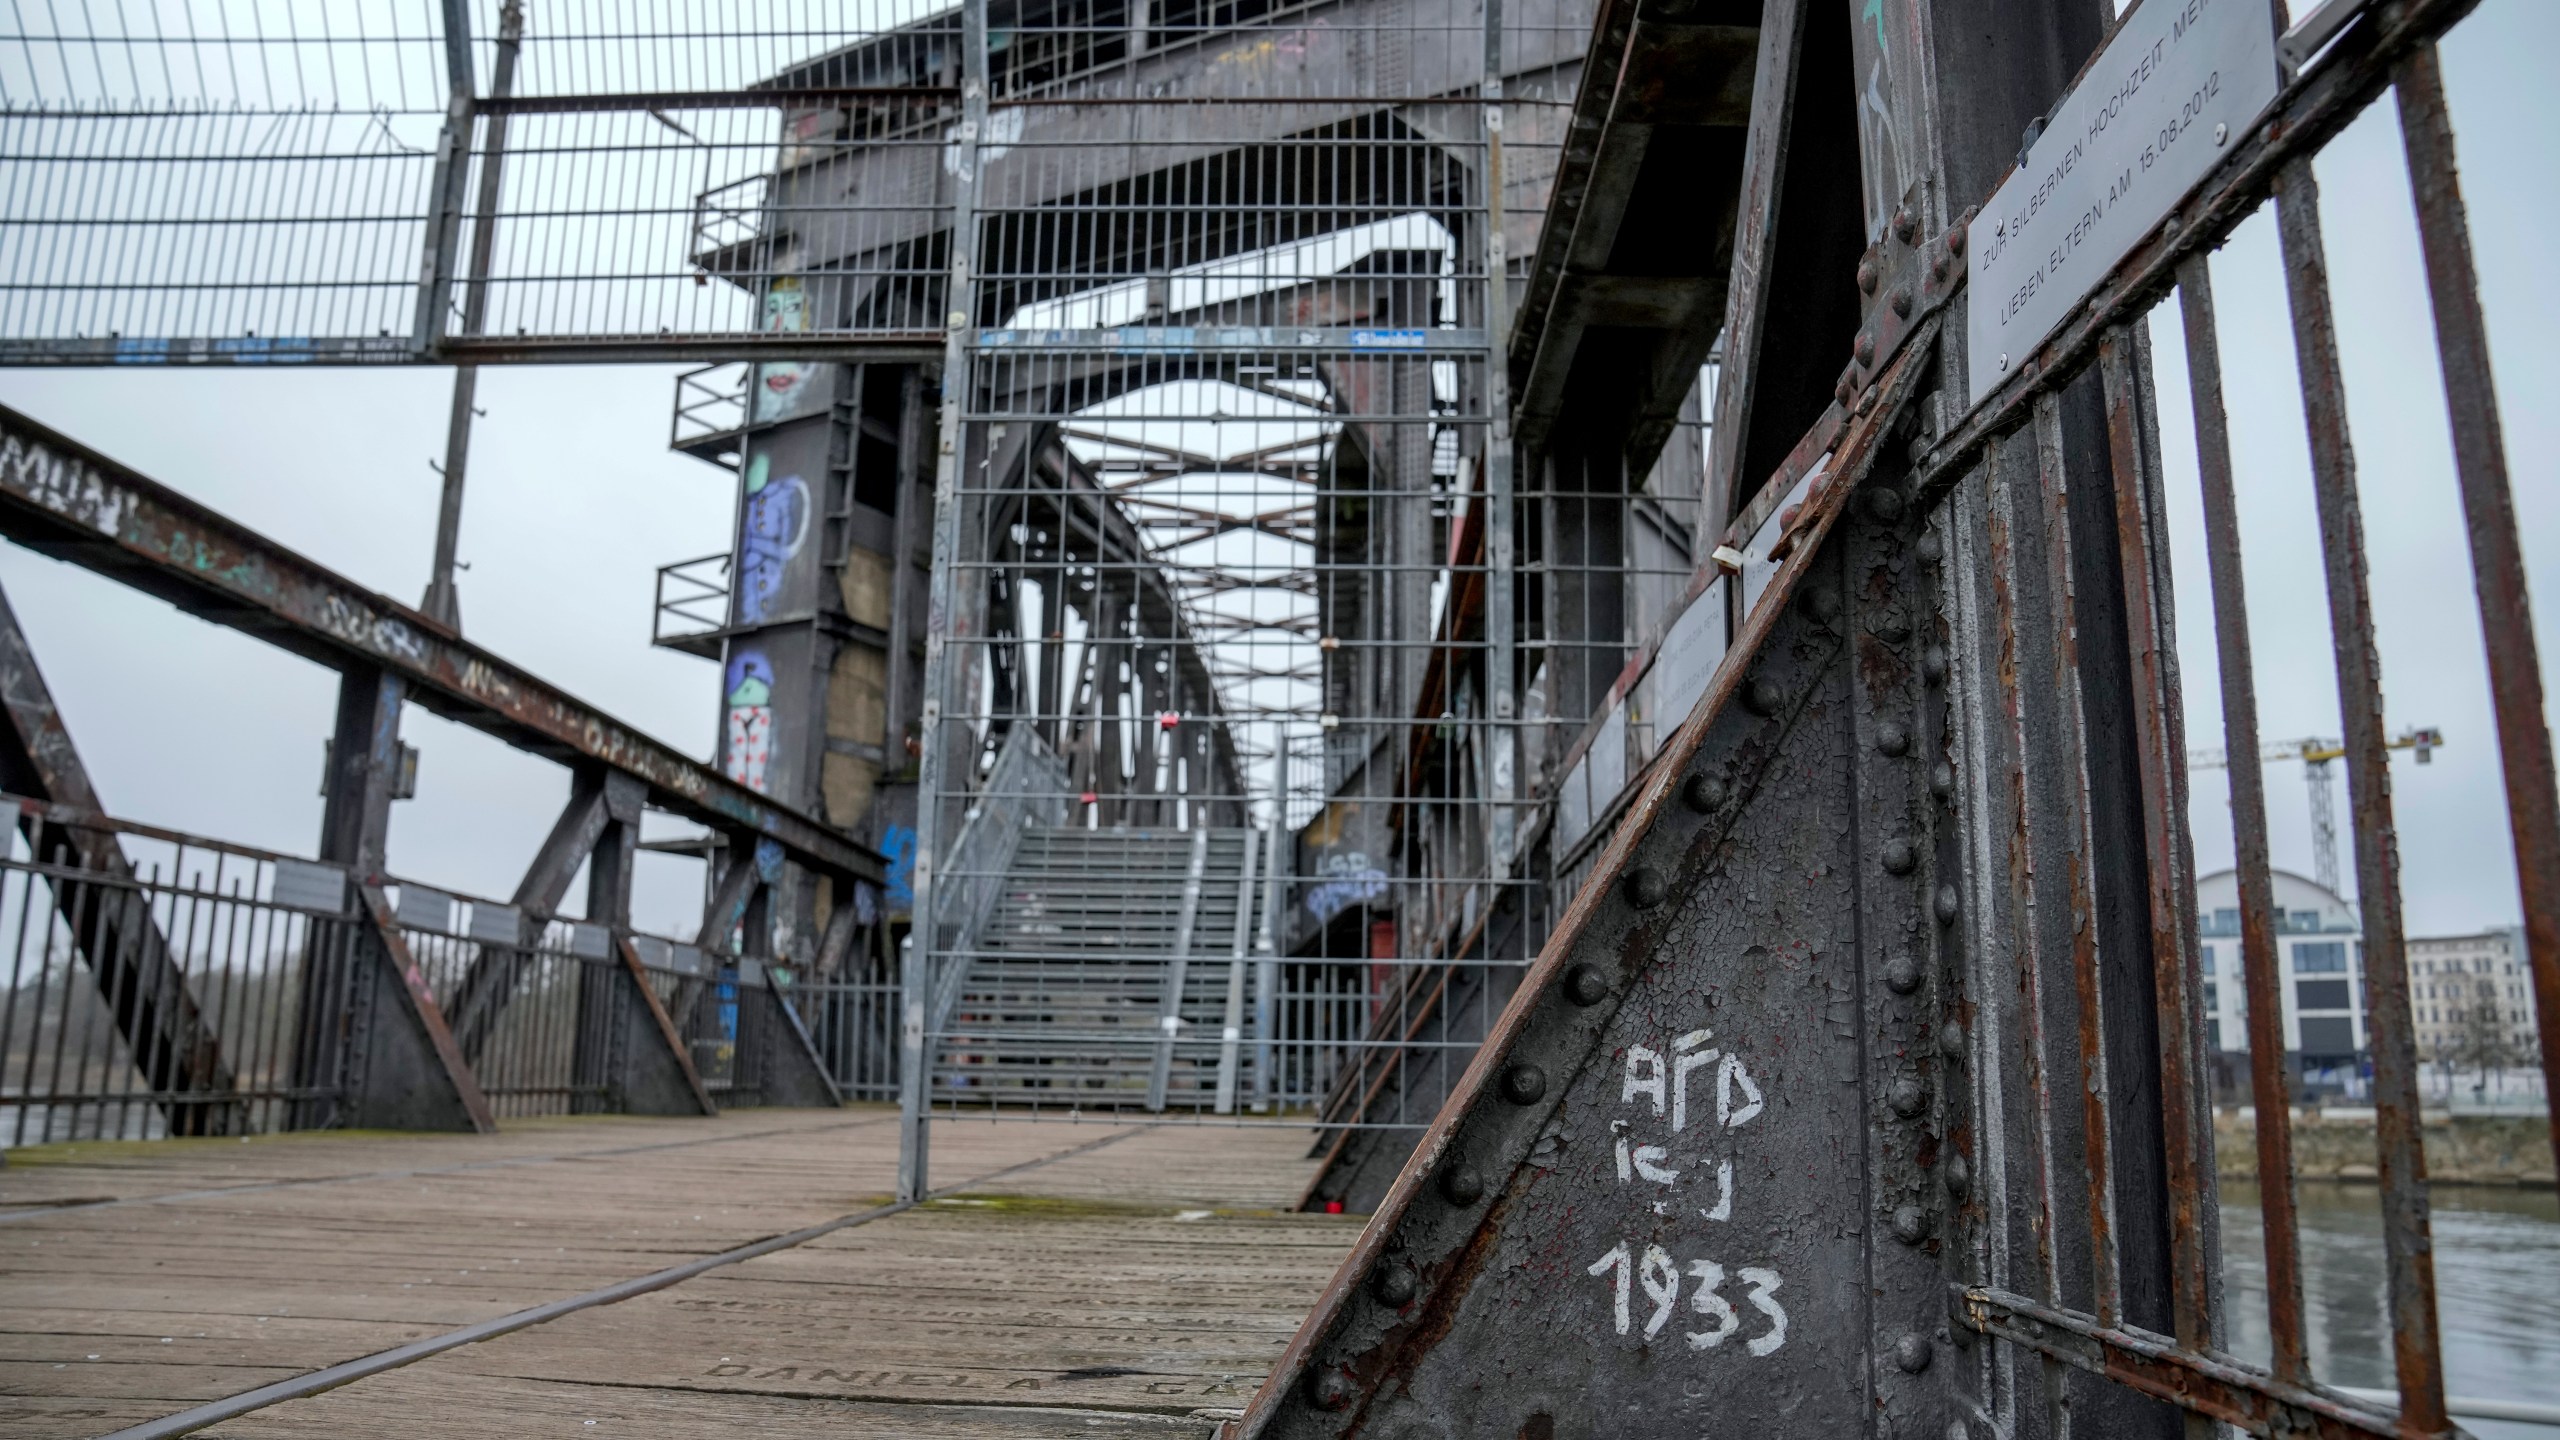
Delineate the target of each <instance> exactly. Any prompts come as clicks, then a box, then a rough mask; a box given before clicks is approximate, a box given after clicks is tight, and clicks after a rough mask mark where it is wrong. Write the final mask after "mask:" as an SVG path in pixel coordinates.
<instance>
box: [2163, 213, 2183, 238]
mask: <svg viewBox="0 0 2560 1440" xmlns="http://www.w3.org/2000/svg"><path fill="white" fill-rule="evenodd" d="M2185 228H2186V222H2185V221H2183V220H2181V219H2179V218H2178V217H2177V216H2175V215H2171V216H2168V217H2167V218H2165V219H2163V220H2162V221H2161V222H2160V233H2161V234H2163V235H2175V234H2177V233H2178V232H2179V231H2180V230H2183V229H2185Z"/></svg>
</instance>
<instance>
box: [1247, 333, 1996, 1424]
mask: <svg viewBox="0 0 2560 1440" xmlns="http://www.w3.org/2000/svg"><path fill="white" fill-rule="evenodd" d="M1926 349H1927V347H1926V346H1925V345H1922V346H1917V347H1914V351H1915V354H1916V355H1917V356H1918V357H1919V358H1917V359H1913V358H1909V357H1906V358H1905V359H1904V360H1902V361H1899V362H1897V363H1896V364H1895V365H1894V366H1893V367H1891V368H1890V369H1889V370H1888V371H1887V373H1886V375H1885V376H1884V377H1883V381H1882V384H1881V385H1880V387H1879V390H1880V394H1879V396H1878V398H1877V400H1876V401H1875V402H1874V403H1873V404H1871V405H1869V406H1867V407H1865V410H1864V413H1862V414H1859V415H1857V416H1855V417H1854V418H1852V419H1851V421H1850V422H1849V424H1848V425H1847V426H1846V428H1845V429H1844V430H1843V432H1842V434H1841V436H1840V439H1839V443H1838V446H1837V449H1836V450H1835V451H1834V467H1833V470H1832V472H1831V474H1832V477H1833V478H1832V480H1831V482H1830V484H1828V485H1827V486H1825V487H1824V488H1823V489H1822V490H1821V491H1820V492H1819V493H1818V494H1817V495H1815V496H1814V497H1813V499H1812V500H1811V501H1810V503H1809V504H1808V506H1807V510H1806V513H1805V514H1804V515H1803V516H1802V517H1801V518H1800V519H1799V521H1798V522H1797V523H1798V530H1799V536H1800V539H1799V544H1798V545H1797V547H1796V548H1795V550H1794V552H1793V557H1792V558H1791V559H1790V560H1789V561H1788V562H1787V563H1786V564H1784V565H1783V566H1781V567H1780V570H1779V573H1778V575H1777V576H1776V578H1775V579H1774V580H1773V582H1772V583H1771V584H1770V586H1769V587H1768V588H1767V590H1766V591H1765V592H1763V593H1762V595H1761V597H1760V599H1759V602H1758V604H1757V605H1756V607H1755V608H1754V609H1753V610H1752V612H1751V614H1750V616H1749V617H1748V619H1747V620H1746V621H1745V623H1744V627H1743V631H1742V634H1741V636H1740V637H1739V638H1738V639H1737V641H1736V643H1735V645H1734V647H1733V655H1732V658H1731V659H1730V660H1729V661H1728V662H1727V663H1726V664H1725V665H1724V666H1723V667H1722V668H1721V669H1720V670H1719V671H1718V673H1717V675H1716V678H1715V679H1714V681H1713V682H1712V683H1711V684H1710V685H1709V686H1708V689H1707V692H1706V695H1705V697H1704V698H1703V699H1702V700H1701V701H1700V702H1699V705H1698V708H1697V710H1696V712H1695V713H1694V714H1692V715H1691V716H1690V718H1689V720H1688V721H1687V723H1686V724H1684V725H1683V726H1682V727H1681V729H1680V730H1679V732H1678V734H1677V735H1676V736H1675V737H1674V738H1673V739H1672V740H1671V741H1670V742H1669V743H1668V744H1667V745H1666V746H1665V753H1666V759H1665V760H1664V761H1663V762H1662V763H1661V764H1660V765H1659V767H1658V768H1656V769H1655V770H1653V771H1652V772H1651V774H1650V775H1649V777H1648V778H1647V779H1646V781H1645V782H1644V783H1643V787H1642V791H1641V793H1640V794H1639V795H1638V797H1637V798H1636V800H1635V802H1634V803H1633V805H1632V806H1631V807H1630V809H1629V811H1628V815H1627V818H1626V820H1625V821H1624V822H1623V823H1622V824H1621V826H1620V828H1619V830H1618V832H1617V836H1616V838H1615V839H1614V840H1613V841H1612V842H1611V843H1610V846H1609V848H1608V850H1607V852H1606V853H1605V854H1604V855H1603V857H1602V858H1601V860H1600V861H1599V863H1598V864H1597V865H1596V866H1595V868H1594V869H1593V871H1592V876H1591V878H1590V879H1589V880H1588V881H1587V882H1586V883H1585V884H1584V886H1583V888H1582V890H1581V892H1580V893H1579V895H1578V896H1577V898H1576V899H1575V901H1574V904H1573V906H1572V908H1571V909H1570V910H1569V911H1568V912H1567V914H1566V915H1565V917H1564V920H1563V922H1562V924H1561V925H1560V926H1559V928H1558V929H1557V931H1556V933H1555V935H1554V936H1553V938H1552V939H1551V940H1550V942H1549V944H1548V946H1547V948H1546V951H1545V953H1544V954H1543V955H1542V957H1541V958H1540V959H1539V961H1538V962H1537V964H1536V966H1535V967H1534V968H1532V970H1531V971H1530V972H1529V974H1528V976H1527V978H1526V980H1525V981H1524V982H1523V984H1522V987H1521V991H1520V994H1519V996H1518V997H1517V998H1516V999H1515V1000H1514V1001H1513V1003H1512V1005H1511V1006H1510V1008H1509V1009H1508V1010H1507V1011H1506V1012H1505V1013H1504V1015H1503V1017H1502V1019H1501V1021H1500V1022H1499V1023H1498V1024H1497V1025H1496V1026H1495V1028H1494V1031H1493V1033H1492V1035H1491V1036H1490V1037H1489V1039H1488V1040H1487V1042H1486V1043H1485V1045H1484V1046H1483V1047H1482V1048H1481V1049H1480V1050H1479V1051H1478V1052H1477V1055H1476V1058H1475V1061H1474V1063H1473V1064H1472V1065H1470V1066H1469V1068H1468V1070H1467V1073H1466V1074H1465V1075H1464V1076H1463V1077H1462V1078H1461V1079H1460V1080H1459V1082H1458V1084H1457V1087H1456V1091H1455V1093H1454V1094H1453V1095H1452V1097H1451V1099H1450V1101H1449V1104H1448V1105H1447V1106H1446V1107H1445V1108H1444V1109H1443V1110H1442V1111H1441V1113H1440V1116H1439V1118H1438V1120H1437V1121H1436V1122H1435V1123H1434V1124H1433V1126H1432V1128H1431V1130H1430V1131H1429V1133H1428V1134H1426V1135H1425V1136H1424V1138H1423V1140H1422V1142H1421V1144H1420V1145H1419V1146H1418V1147H1417V1149H1416V1151H1415V1154H1414V1158H1413V1160H1412V1162H1411V1163H1410V1164H1408V1165H1407V1166H1406V1168H1405V1170H1404V1172H1403V1174H1402V1175H1401V1176H1400V1177H1399V1178H1398V1179H1397V1181H1396V1184H1395V1186H1394V1187H1393V1189H1392V1190H1390V1191H1389V1193H1388V1195H1387V1198H1386V1201H1385V1203H1384V1205H1383V1206H1382V1207H1381V1208H1380V1210H1379V1211H1378V1214H1377V1216H1376V1218H1375V1220H1373V1222H1372V1223H1371V1225H1370V1227H1369V1229H1368V1230H1367V1232H1366V1233H1364V1234H1363V1236H1362V1237H1361V1240H1360V1243H1359V1244H1358V1246H1357V1247H1356V1248H1355V1249H1354V1251H1353V1253H1352V1255H1351V1257H1350V1259H1349V1260H1347V1261H1346V1262H1345V1264H1344V1266H1343V1268H1342V1270H1341V1271H1340V1272H1339V1273H1338V1274H1337V1275H1336V1276H1335V1279H1334V1281H1333V1283H1332V1285H1331V1286H1329V1287H1328V1288H1327V1290H1326V1292H1325V1295H1324V1297H1323V1299H1322V1300H1321V1301H1320V1302H1319V1303H1318V1305H1317V1307H1316V1309H1315V1311H1314V1313H1313V1314H1312V1315H1310V1317H1309V1318H1308V1320H1307V1322H1306V1324H1305V1325H1304V1326H1303V1327H1302V1328H1301V1329H1300V1331H1299V1333H1298V1335H1297V1336H1296V1338H1295V1339H1293V1340H1292V1342H1291V1344H1290V1346H1289V1349H1288V1351H1287V1352H1286V1354H1285V1355H1284V1356H1283V1358H1282V1361H1281V1364H1280V1365H1279V1366H1278V1367H1277V1368H1276V1369H1275V1370H1274V1372H1273V1374H1272V1376H1271V1379H1270V1380H1269V1381H1268V1382H1267V1383H1266V1385H1265V1386H1264V1388H1263V1390H1262V1391H1261V1393H1260V1394H1259V1395H1257V1396H1256V1398H1255V1401H1254V1404H1253V1406H1252V1408H1251V1409H1250V1410H1249V1411H1248V1412H1247V1414H1246V1416H1245V1418H1244V1420H1243V1421H1242V1422H1240V1424H1239V1426H1238V1427H1237V1431H1236V1433H1238V1434H1239V1435H1242V1436H1255V1437H1260V1436H1273V1437H1277V1436H1290V1437H1296V1436H1342V1435H1355V1434H1367V1435H1396V1436H1405V1435H1448V1436H1459V1435H1503V1436H1512V1435H1536V1436H1543V1437H1549V1440H1555V1437H1577V1436H1597V1435H1601V1434H1608V1435H1650V1434H1665V1435H1669V1434H1694V1433H1696V1432H1697V1431H1698V1430H1699V1429H1700V1428H1701V1426H1703V1425H1706V1424H1709V1423H1713V1424H1715V1425H1718V1426H1724V1427H1750V1426H1754V1425H1757V1426H1759V1427H1761V1428H1765V1429H1768V1430H1770V1431H1771V1432H1772V1433H1799V1434H1813V1433H1825V1434H1830V1433H1840V1434H1847V1433H1859V1432H1862V1431H1864V1430H1865V1429H1866V1428H1867V1425H1868V1421H1867V1417H1868V1415H1869V1414H1870V1413H1871V1410H1872V1409H1873V1408H1874V1407H1875V1406H1878V1405H1881V1404H1888V1403H1889V1404H1892V1405H1894V1406H1896V1407H1898V1408H1899V1410H1900V1412H1901V1414H1902V1415H1904V1416H1907V1417H1908V1418H1909V1421H1910V1423H1911V1424H1912V1425H1913V1426H1914V1428H1913V1430H1912V1432H1911V1433H1926V1434H1933V1435H1934V1434H1937V1433H1939V1432H1940V1430H1941V1429H1942V1428H1943V1417H1944V1416H1945V1415H1946V1413H1947V1402H1946V1399H1945V1386H1944V1384H1943V1372H1941V1375H1940V1376H1937V1377H1932V1376H1929V1375H1928V1374H1927V1371H1928V1369H1929V1360H1928V1356H1929V1355H1930V1354H1931V1353H1932V1352H1933V1350H1934V1348H1935V1347H1936V1346H1937V1345H1939V1344H1940V1343H1942V1340H1941V1337H1942V1335H1943V1332H1944V1330H1945V1318H1944V1317H1945V1303H1944V1301H1943V1299H1941V1298H1939V1297H1940V1296H1941V1295H1942V1293H1943V1284H1944V1281H1943V1279H1942V1278H1940V1274H1939V1272H1938V1271H1937V1269H1936V1267H1937V1265H1938V1263H1939V1262H1938V1259H1937V1257H1938V1255H1939V1253H1940V1247H1939V1244H1938V1240H1937V1236H1938V1233H1939V1232H1938V1221H1937V1219H1936V1215H1937V1212H1938V1211H1939V1210H1942V1209H1943V1208H1944V1202H1943V1201H1942V1200H1940V1199H1937V1198H1935V1197H1936V1196H1937V1195H1938V1194H1939V1193H1940V1192H1939V1191H1938V1189H1937V1187H1936V1185H1935V1183H1934V1181H1933V1180H1932V1178H1931V1177H1930V1176H1929V1175H1928V1173H1927V1166H1928V1164H1929V1162H1930V1161H1931V1160H1933V1159H1934V1158H1936V1156H1937V1155H1938V1154H1939V1153H1940V1147H1939V1144H1938V1139H1937V1137H1938V1133H1939V1131H1940V1129H1941V1128H1942V1127H1943V1125H1944V1123H1945V1121H1944V1118H1943V1112H1942V1110H1941V1108H1940V1102H1939V1101H1938V1100H1937V1098H1936V1096H1937V1094H1938V1093H1939V1091H1940V1090H1941V1089H1942V1088H1943V1087H1942V1086H1941V1085H1940V1084H1939V1081H1938V1076H1937V1071H1938V1066H1939V1063H1940V1062H1939V1059H1938V1056H1937V1054H1936V1050H1935V1046H1936V1039H1935V1037H1936V1035H1937V1033H1938V1028H1937V1024H1936V1007H1937V1006H1938V1005H1940V1004H1941V1003H1942V996H1941V995H1940V994H1939V989H1938V987H1937V986H1936V985H1934V984H1926V985H1925V988H1924V980H1923V978H1922V972H1921V971H1920V970H1918V969H1917V968H1913V969H1912V973H1911V976H1910V983H1908V984H1906V983H1905V976H1904V973H1903V969H1904V967H1905V966H1906V965H1907V966H1911V967H1917V966H1919V965H1920V964H1922V963H1923V961H1924V959H1925V957H1919V956H1916V955H1915V953H1914V952H1915V948H1916V947H1917V946H1920V945H1924V944H1925V943H1926V941H1927V937H1928V932H1929V931H1930V930H1931V929H1932V928H1933V927H1932V925H1931V924H1930V922H1929V921H1927V920H1926V919H1925V918H1924V917H1925V916H1927V915H1928V914H1929V913H1930V902H1929V901H1928V900H1927V898H1926V897H1927V895H1928V893H1929V892H1928V890H1927V888H1926V885H1927V877H1926V876H1925V875H1924V874H1922V873H1920V872H1921V869H1922V867H1921V862H1920V853H1919V851H1918V850H1917V849H1916V848H1913V843H1912V841H1911V839H1910V838H1909V837H1910V836H1911V835H1913V834H1916V833H1917V829H1918V827H1919V825H1920V824H1921V822H1922V819H1923V810H1922V806H1923V801H1922V800H1921V798H1920V797H1921V796H1922V793H1923V779H1922V777H1921V775H1920V774H1919V769H1920V767H1918V766H1915V765H1912V764H1910V763H1908V757H1909V755H1910V754H1911V747H1910V744H1909V742H1908V739H1907V733H1908V730H1907V727H1908V726H1909V724H1910V717H1909V715H1908V714H1907V711H1908V710H1909V709H1910V708H1911V707H1912V706H1913V705H1914V704H1916V703H1917V702H1916V700H1915V698H1914V697H1916V696H1917V694H1918V693H1919V691H1920V689H1921V687H1922V686H1923V685H1924V684H1925V683H1926V682H1925V680H1924V677H1923V666H1922V663H1921V656H1922V652H1923V650H1924V648H1925V637H1924V636H1922V635H1921V634H1920V633H1919V629H1918V623H1917V619H1916V617H1917V616H1918V615H1919V614H1920V613H1921V611H1922V606H1921V604H1920V602H1919V601H1918V600H1917V599H1915V598H1913V597H1912V596H1911V595H1910V593H1909V591H1910V588H1911V587H1912V585H1913V584H1914V583H1915V579H1916V575H1917V572H1918V566H1917V565H1916V564H1915V563H1914V562H1913V561H1912V560H1910V559H1909V558H1908V551H1909V549H1910V547H1909V546H1908V545H1907V544H1905V543H1904V539H1905V536H1906V534H1907V533H1908V532H1909V531H1910V530H1911V529H1912V528H1913V525H1914V523H1915V522H1914V517H1912V516H1910V515H1908V514H1907V513H1906V512H1905V510H1904V508H1903V506H1902V505H1901V503H1900V495H1899V492H1898V491H1893V490H1878V491H1874V492H1870V493H1871V494H1872V495H1873V496H1874V497H1875V498H1866V499H1862V500H1861V501H1860V503H1859V505H1858V507H1857V508H1856V509H1855V510H1854V511H1853V510H1852V507H1851V504H1850V500H1851V496H1852V492H1853V491H1855V490H1856V488H1857V486H1858V485H1859V483H1860V482H1861V481H1862V480H1863V479H1864V478H1865V477H1866V475H1867V473H1868V469H1869V466H1870V465H1871V464H1872V462H1873V460H1874V458H1875V456H1876V454H1877V451H1878V449H1879V447H1880V444H1881V441H1882V439H1883V437H1884V436H1885V434H1886V433H1887V432H1888V431H1889V430H1891V429H1892V427H1893V424H1894V422H1895V419H1896V417H1897V416H1898V415H1899V414H1900V413H1901V411H1902V409H1903V407H1904V405H1905V404H1906V403H1907V401H1908V400H1909V398H1910V396H1911V393H1912V390H1913V388H1914V386H1915V384H1916V381H1917V378H1918V377H1919V375H1920V374H1921V373H1922V372H1923V371H1924V370H1925V369H1926V368H1927V366H1928V361H1927V359H1926ZM1853 516H1854V518H1852V517H1853ZM1895 726H1899V727H1904V731H1905V735H1906V738H1905V740H1904V741H1903V742H1902V743H1901V744H1900V746H1899V747H1898V748H1900V750H1901V751H1902V752H1903V753H1901V754H1898V755H1888V754H1886V753H1884V750H1883V749H1882V748H1881V745H1882V731H1883V730H1884V729H1886V728H1888V727H1895ZM1862 745H1863V746H1866V747H1868V748H1869V749H1870V750H1871V751H1873V753H1874V754H1875V755H1876V757H1877V758H1876V760H1875V762H1874V763H1873V764H1868V763H1864V762H1862V760H1861V758H1860V755H1859V750H1860V747H1861V746H1862ZM1862 791H1871V792H1873V793H1871V794H1863V795H1862ZM1901 1268H1908V1269H1912V1270H1914V1271H1917V1272H1922V1273H1923V1274H1925V1275H1926V1276H1927V1277H1928V1278H1927V1280H1926V1282H1925V1283H1908V1281H1909V1280H1910V1278H1911V1277H1903V1278H1901V1279H1894V1280H1892V1281H1891V1283H1890V1284H1888V1275H1889V1272H1891V1271H1893V1270H1896V1269H1901ZM1880 1289H1890V1290H1891V1291H1892V1292H1893V1293H1892V1296H1891V1297H1890V1301H1891V1303H1879V1302H1878V1301H1877V1299H1876V1298H1875V1296H1874V1293H1873V1292H1875V1291H1877V1290H1880ZM1906 1312H1907V1313H1906ZM1528 1335H1536V1336H1537V1337H1539V1339H1538V1343H1537V1344H1535V1345H1522V1344H1519V1343H1517V1342H1518V1341H1519V1340H1520V1339H1521V1338H1522V1337H1524V1336H1528ZM1850 1376H1855V1377H1858V1378H1857V1379H1855V1380H1845V1383H1844V1379H1845V1377H1850ZM1932 1422H1934V1425H1935V1428H1933V1425H1932ZM1899 1423H1901V1417H1900V1416H1898V1417H1897V1424H1899ZM1781 1427H1783V1428H1781Z"/></svg>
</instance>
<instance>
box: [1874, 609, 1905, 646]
mask: <svg viewBox="0 0 2560 1440" xmlns="http://www.w3.org/2000/svg"><path fill="white" fill-rule="evenodd" d="M1876 636H1877V638H1878V639H1881V640H1883V641H1884V642H1885V643H1886V644H1888V645H1899V644H1901V643H1902V642H1903V641H1905V640H1908V639H1910V638H1911V622H1909V621H1907V620H1905V619H1903V618H1902V616H1901V615H1900V614H1898V613H1896V612H1894V611H1890V610H1888V611H1886V612H1885V615H1884V618H1883V619H1881V620H1878V621H1877V622H1876Z"/></svg>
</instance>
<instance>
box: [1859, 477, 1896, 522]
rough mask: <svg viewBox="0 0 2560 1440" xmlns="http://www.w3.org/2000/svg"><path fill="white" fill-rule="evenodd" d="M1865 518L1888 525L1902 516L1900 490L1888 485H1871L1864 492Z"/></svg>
mask: <svg viewBox="0 0 2560 1440" xmlns="http://www.w3.org/2000/svg"><path fill="white" fill-rule="evenodd" d="M1866 506H1867V518H1868V519H1870V520H1873V521H1875V522H1876V523H1877V524H1879V525H1890V524H1892V523H1893V522H1894V521H1896V520H1899V519H1901V518H1902V492H1901V491H1899V490H1896V489H1894V488H1893V487H1892V486H1890V485H1872V486H1869V487H1868V488H1867V494H1866Z"/></svg>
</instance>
